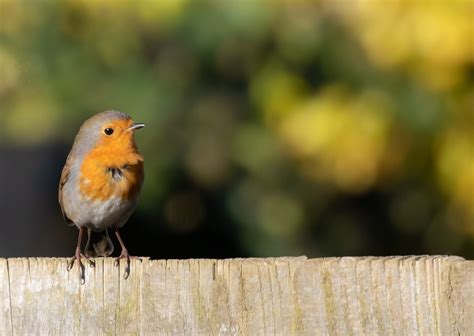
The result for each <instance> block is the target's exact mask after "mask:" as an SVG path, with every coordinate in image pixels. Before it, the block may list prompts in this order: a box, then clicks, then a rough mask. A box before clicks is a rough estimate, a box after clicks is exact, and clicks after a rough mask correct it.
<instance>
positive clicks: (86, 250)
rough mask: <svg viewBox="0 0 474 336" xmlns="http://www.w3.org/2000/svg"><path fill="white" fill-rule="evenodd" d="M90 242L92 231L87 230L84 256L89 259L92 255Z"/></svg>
mask: <svg viewBox="0 0 474 336" xmlns="http://www.w3.org/2000/svg"><path fill="white" fill-rule="evenodd" d="M90 242H91V229H87V242H86V246H85V247H84V254H85V255H86V256H87V257H90V256H91V255H90V254H89V245H90Z"/></svg>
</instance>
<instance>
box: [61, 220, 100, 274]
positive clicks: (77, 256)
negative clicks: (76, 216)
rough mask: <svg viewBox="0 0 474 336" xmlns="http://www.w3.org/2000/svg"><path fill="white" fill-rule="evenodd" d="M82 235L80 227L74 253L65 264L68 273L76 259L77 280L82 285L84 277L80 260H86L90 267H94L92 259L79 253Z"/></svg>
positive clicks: (82, 229) (82, 231)
mask: <svg viewBox="0 0 474 336" xmlns="http://www.w3.org/2000/svg"><path fill="white" fill-rule="evenodd" d="M83 233H84V228H83V227H80V228H79V235H78V237H77V246H76V253H75V254H74V256H73V257H72V258H71V259H70V260H69V262H68V264H67V270H68V272H69V271H70V270H71V269H72V267H73V266H74V261H76V259H77V262H78V264H79V279H81V282H82V283H84V282H85V276H84V265H83V264H82V261H81V258H84V259H87V261H89V263H90V265H91V267H94V266H95V263H94V261H93V260H92V259H90V258H89V257H87V256H85V255H84V254H82V253H81V243H82V235H83Z"/></svg>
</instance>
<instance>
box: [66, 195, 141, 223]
mask: <svg viewBox="0 0 474 336" xmlns="http://www.w3.org/2000/svg"><path fill="white" fill-rule="evenodd" d="M133 207H134V206H133V203H132V202H130V201H129V200H125V199H123V198H121V197H114V198H110V199H107V200H90V199H84V198H82V199H78V204H76V206H75V208H76V211H74V212H75V216H74V217H75V219H74V223H75V224H76V225H77V226H85V227H87V228H90V229H93V230H103V229H105V228H108V227H112V226H121V225H123V223H124V222H125V221H126V220H127V219H128V216H129V214H130V213H131V211H130V210H132V208H133Z"/></svg>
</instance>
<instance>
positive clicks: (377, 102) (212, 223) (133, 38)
mask: <svg viewBox="0 0 474 336" xmlns="http://www.w3.org/2000/svg"><path fill="white" fill-rule="evenodd" d="M473 18H474V5H473V2H472V1H470V0H465V1H464V0H451V1H444V0H438V1H436V0H432V1H430V0H411V1H408V0H399V1H397V0H387V1H383V0H380V1H377V0H366V1H362V0H360V1H358V0H351V1H350V0H345V1H344V0H340V1H334V0H319V1H300V0H295V1H290V0H287V1H283V0H267V1H264V0H261V1H250V0H240V1H237V0H234V1H190V0H160V1H158V0H156V1H152V0H141V1H132V0H129V1H117V0H116V1H112V0H97V1H92V0H82V1H80V0H65V1H59V0H58V1H33V0H29V1H27V0H23V1H21V0H0V212H1V214H2V215H1V219H0V255H1V256H68V255H72V253H73V250H74V246H75V240H76V231H77V230H76V229H74V228H70V227H67V226H66V225H65V224H64V223H63V221H62V218H61V215H60V211H59V206H58V205H57V201H56V199H57V197H56V194H57V189H56V188H57V183H58V179H59V175H60V171H61V169H62V165H63V164H64V160H65V158H66V155H67V153H68V151H69V149H70V146H71V144H72V141H73V138H74V136H75V134H76V132H77V130H78V128H79V126H80V125H81V123H82V122H83V121H84V120H85V119H87V118H88V117H90V116H91V115H93V114H94V113H97V112H100V111H103V110H107V109H117V110H120V111H123V112H126V113H128V114H130V115H131V116H132V117H133V118H134V119H135V121H137V122H144V123H146V124H147V128H145V129H144V130H143V131H141V132H140V133H139V134H138V135H137V142H138V145H139V147H140V149H141V151H142V153H143V154H144V156H145V160H146V161H145V162H146V182H145V185H144V190H143V193H142V197H141V200H140V205H139V208H138V210H137V211H136V213H135V214H134V215H133V217H132V219H131V220H130V222H129V224H128V225H126V226H125V227H124V229H123V232H124V233H123V237H124V240H125V241H126V243H128V245H129V250H130V251H131V253H133V254H135V255H150V256H152V257H155V258H171V257H177V258H186V257H237V256H239V257H240V256H241V257H246V256H280V255H302V254H306V255H308V256H311V257H317V256H340V255H391V254H424V253H429V254H458V255H461V256H464V257H468V258H473V257H474V135H473V134H474V112H473V106H474V49H473V43H474V42H473V41H474V40H473V39H474V29H473Z"/></svg>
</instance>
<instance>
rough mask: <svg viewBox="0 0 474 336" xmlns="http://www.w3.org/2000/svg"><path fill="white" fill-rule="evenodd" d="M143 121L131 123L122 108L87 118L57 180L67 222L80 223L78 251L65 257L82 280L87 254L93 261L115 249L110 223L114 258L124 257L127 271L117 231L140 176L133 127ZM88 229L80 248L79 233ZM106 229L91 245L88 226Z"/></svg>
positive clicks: (125, 253) (133, 198)
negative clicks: (117, 247) (76, 267)
mask: <svg viewBox="0 0 474 336" xmlns="http://www.w3.org/2000/svg"><path fill="white" fill-rule="evenodd" d="M144 126H145V125H144V124H139V123H134V122H133V120H132V119H131V118H130V116H128V115H127V114H125V113H122V112H118V111H105V112H102V113H99V114H96V115H95V116H93V117H91V118H90V119H88V120H86V121H85V122H84V124H83V125H82V126H81V128H80V129H79V132H78V134H77V136H76V139H75V140H74V144H73V146H72V149H71V152H70V153H69V155H68V157H67V160H66V164H65V165H64V168H63V171H62V174H61V179H60V182H59V204H60V206H61V210H62V213H63V217H64V219H65V220H66V222H67V223H68V224H69V225H70V226H73V225H75V226H77V227H78V228H79V235H78V238H77V246H76V252H75V254H74V256H73V257H72V258H71V260H70V261H69V262H68V266H67V270H68V271H69V270H71V269H72V267H73V266H74V262H75V260H77V262H78V264H79V277H80V280H81V282H82V283H84V282H85V277H84V265H83V263H82V261H81V258H84V259H86V260H87V261H88V262H89V263H90V265H91V266H92V267H94V266H95V264H94V261H93V260H92V259H91V258H92V257H95V256H109V255H111V254H112V252H113V244H112V241H111V240H110V237H109V234H108V231H107V230H108V229H111V230H114V232H115V235H116V237H117V239H118V241H119V243H120V246H121V248H122V252H121V253H120V256H119V257H118V258H117V259H116V261H115V263H116V265H119V261H120V259H125V260H126V262H127V265H126V268H125V273H124V278H125V279H126V278H127V277H128V275H129V274H130V255H129V253H128V250H127V248H126V247H125V245H124V243H123V240H122V238H121V237H120V233H119V228H120V227H122V226H123V225H124V224H125V223H126V222H127V220H128V218H129V217H130V215H131V214H132V213H133V211H134V210H135V208H136V205H137V200H138V195H139V193H140V190H141V187H142V184H143V179H144V167H143V156H142V155H141V154H140V153H139V151H138V148H137V145H136V143H135V137H134V132H135V131H136V130H138V129H140V128H143V127H144ZM86 229H87V234H88V239H87V243H86V246H85V250H84V253H82V251H81V243H82V237H83V234H84V232H85V230H86ZM92 231H94V232H105V234H104V235H103V239H102V240H101V242H99V243H97V244H93V247H91V246H90V245H91V244H90V242H91V232H92Z"/></svg>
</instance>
